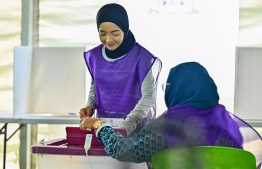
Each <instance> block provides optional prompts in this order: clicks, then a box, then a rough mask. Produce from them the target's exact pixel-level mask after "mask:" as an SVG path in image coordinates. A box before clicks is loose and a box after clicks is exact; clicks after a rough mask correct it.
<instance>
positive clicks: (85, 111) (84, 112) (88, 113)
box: [79, 106, 94, 123]
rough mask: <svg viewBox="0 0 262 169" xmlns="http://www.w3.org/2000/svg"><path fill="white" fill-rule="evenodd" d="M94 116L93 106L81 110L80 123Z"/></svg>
mask: <svg viewBox="0 0 262 169" xmlns="http://www.w3.org/2000/svg"><path fill="white" fill-rule="evenodd" d="M93 114H94V111H93V108H92V107H91V106H87V107H84V108H82V109H80V111H79V116H80V123H81V122H82V120H83V119H84V118H85V117H92V116H93Z"/></svg>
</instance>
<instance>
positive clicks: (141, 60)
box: [84, 43, 160, 118]
mask: <svg viewBox="0 0 262 169" xmlns="http://www.w3.org/2000/svg"><path fill="white" fill-rule="evenodd" d="M102 48H103V45H102V44H101V45H99V46H97V47H95V48H93V49H91V50H89V51H87V52H85V53H84V57H85V61H86V65H87V68H88V70H89V72H90V74H91V76H92V78H93V80H94V84H95V88H96V106H97V116H98V117H100V118H103V117H104V118H126V116H127V115H128V114H129V113H130V111H132V110H133V109H134V107H135V105H136V104H137V103H138V101H139V100H140V99H141V97H142V94H141V86H142V83H143V80H144V78H145V76H146V75H147V73H148V72H149V70H150V69H151V67H152V65H153V64H154V63H155V61H156V60H158V59H157V58H156V57H155V56H153V55H152V54H151V53H150V52H149V51H147V50H146V49H145V48H143V47H142V46H140V45H139V44H138V43H136V44H135V45H134V46H133V47H132V49H131V50H130V51H129V52H128V53H127V54H126V55H125V56H124V57H123V58H121V59H118V60H116V61H113V62H112V61H107V60H105V59H104V57H103V55H102ZM158 61H159V60H158ZM159 71H160V70H159ZM157 76H158V73H157ZM157 76H156V77H155V79H157ZM156 82H157V80H156ZM148 116H150V117H155V115H152V114H150V113H149V114H148Z"/></svg>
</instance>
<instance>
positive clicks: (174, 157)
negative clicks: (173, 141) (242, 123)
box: [151, 146, 256, 169]
mask: <svg viewBox="0 0 262 169" xmlns="http://www.w3.org/2000/svg"><path fill="white" fill-rule="evenodd" d="M151 160H152V165H153V168H154V169H256V159H255V156H254V155H253V154H252V153H250V152H248V151H245V150H242V149H235V148H227V147H218V146H196V147H191V148H179V149H168V150H163V151H159V152H157V153H156V154H154V155H153V156H152V158H151Z"/></svg>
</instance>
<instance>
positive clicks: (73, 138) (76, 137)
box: [66, 127, 127, 147]
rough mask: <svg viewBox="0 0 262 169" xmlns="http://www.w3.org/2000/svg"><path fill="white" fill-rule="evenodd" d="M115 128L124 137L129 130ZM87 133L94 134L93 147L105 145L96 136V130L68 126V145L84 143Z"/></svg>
mask: <svg viewBox="0 0 262 169" xmlns="http://www.w3.org/2000/svg"><path fill="white" fill-rule="evenodd" d="M114 130H116V131H118V132H119V133H120V134H122V135H123V136H124V137H126V136H127V132H126V130H125V129H121V128H114ZM87 134H92V143H91V147H100V146H102V147H103V145H102V143H101V142H100V141H99V140H98V138H97V137H96V134H95V131H94V130H91V131H83V130H80V128H79V127H66V138H67V144H68V145H84V144H85V138H86V135H87Z"/></svg>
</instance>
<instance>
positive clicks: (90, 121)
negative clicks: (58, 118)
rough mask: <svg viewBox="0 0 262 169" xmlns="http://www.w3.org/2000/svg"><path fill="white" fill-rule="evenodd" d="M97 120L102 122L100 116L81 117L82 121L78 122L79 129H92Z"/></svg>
mask: <svg viewBox="0 0 262 169" xmlns="http://www.w3.org/2000/svg"><path fill="white" fill-rule="evenodd" d="M99 121H101V122H103V120H102V119H100V118H91V117H85V118H84V119H82V122H81V123H80V129H81V130H83V131H86V130H87V129H91V130H94V129H95V124H96V123H98V122H99Z"/></svg>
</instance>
